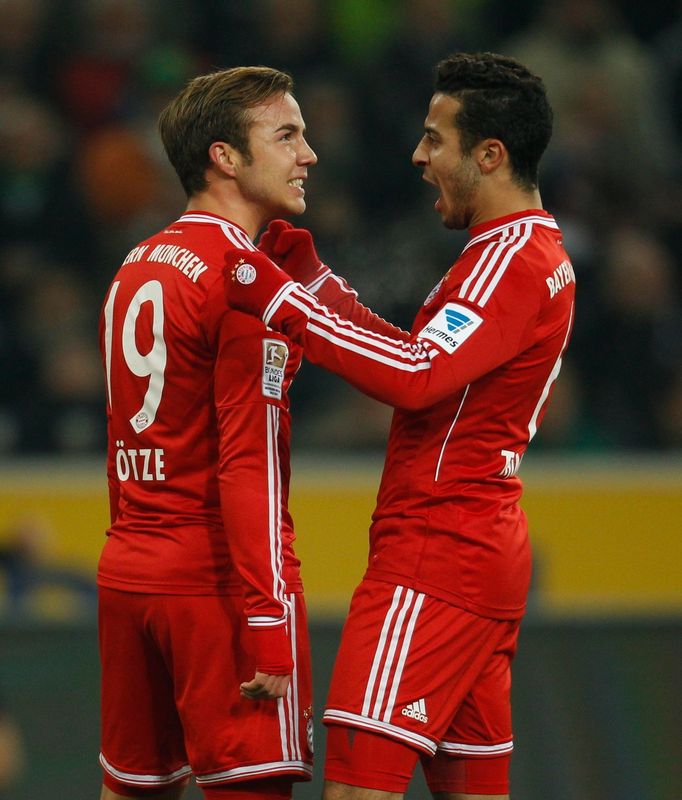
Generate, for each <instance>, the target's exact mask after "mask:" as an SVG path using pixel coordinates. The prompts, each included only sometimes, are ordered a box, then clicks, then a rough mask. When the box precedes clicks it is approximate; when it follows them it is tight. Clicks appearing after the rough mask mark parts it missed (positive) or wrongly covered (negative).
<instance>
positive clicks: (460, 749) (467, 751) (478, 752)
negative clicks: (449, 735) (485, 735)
mask: <svg viewBox="0 0 682 800" xmlns="http://www.w3.org/2000/svg"><path fill="white" fill-rule="evenodd" d="M438 749H439V750H441V751H442V752H443V753H448V754H452V755H458V756H492V755H496V756H499V755H502V754H504V753H511V752H512V750H513V749H514V740H513V739H510V740H509V741H508V742H502V743H501V744H463V743H460V742H441V743H440V744H439V745H438Z"/></svg>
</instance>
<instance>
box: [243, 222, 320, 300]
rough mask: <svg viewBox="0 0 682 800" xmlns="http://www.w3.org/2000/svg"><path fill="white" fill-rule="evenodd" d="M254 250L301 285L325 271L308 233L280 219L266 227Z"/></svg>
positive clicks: (306, 284) (305, 284)
mask: <svg viewBox="0 0 682 800" xmlns="http://www.w3.org/2000/svg"><path fill="white" fill-rule="evenodd" d="M258 249H259V250H260V251H261V252H263V253H265V254H266V255H267V256H268V257H269V258H271V259H272V261H274V262H275V263H276V264H277V265H278V266H280V267H281V268H282V269H283V270H284V271H285V272H286V273H287V275H290V276H291V277H292V278H293V279H294V280H295V281H298V283H302V284H303V285H304V286H308V285H309V284H310V283H312V282H313V281H314V280H315V279H316V278H317V277H319V276H320V275H321V274H322V273H323V272H325V271H327V270H328V269H329V268H328V267H327V266H326V265H325V264H323V263H322V261H321V260H320V257H319V256H318V255H317V251H316V250H315V244H314V242H313V237H312V234H311V233H310V231H308V230H306V229H305V228H294V226H293V225H292V224H291V223H290V222H286V221H285V220H283V219H274V220H273V221H272V222H271V223H270V224H269V225H268V229H267V230H266V231H265V233H264V234H263V235H262V236H261V237H260V240H259V242H258Z"/></svg>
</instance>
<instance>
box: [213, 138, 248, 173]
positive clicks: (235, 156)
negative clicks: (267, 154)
mask: <svg viewBox="0 0 682 800" xmlns="http://www.w3.org/2000/svg"><path fill="white" fill-rule="evenodd" d="M208 157H209V160H210V162H211V164H212V165H213V166H214V167H215V168H216V169H218V170H219V171H220V172H222V173H223V174H224V175H228V176H229V177H231V178H234V177H235V175H236V170H237V168H238V167H239V165H240V163H241V161H242V156H241V153H240V152H239V151H238V150H235V148H234V147H232V145H230V144H228V143H227V142H213V144H212V145H211V146H210V147H209V148H208Z"/></svg>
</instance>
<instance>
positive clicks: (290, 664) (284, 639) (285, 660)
mask: <svg viewBox="0 0 682 800" xmlns="http://www.w3.org/2000/svg"><path fill="white" fill-rule="evenodd" d="M249 632H250V634H251V642H252V646H253V652H254V655H255V658H256V670H257V671H258V672H264V673H265V674H266V675H290V674H291V673H292V672H293V669H294V660H293V658H292V655H291V642H290V640H289V634H288V631H287V626H286V625H278V626H277V627H267V628H261V627H259V628H249Z"/></svg>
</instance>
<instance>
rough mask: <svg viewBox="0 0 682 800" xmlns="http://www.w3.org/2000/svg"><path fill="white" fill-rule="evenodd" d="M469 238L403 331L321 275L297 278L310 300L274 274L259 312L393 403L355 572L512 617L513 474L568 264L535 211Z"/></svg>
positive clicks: (558, 351)
mask: <svg viewBox="0 0 682 800" xmlns="http://www.w3.org/2000/svg"><path fill="white" fill-rule="evenodd" d="M470 237H471V238H470V240H469V242H468V244H467V245H466V247H465V248H464V250H463V252H462V254H461V255H460V257H459V258H458V259H457V261H456V262H455V264H454V265H453V266H452V268H451V269H450V270H449V272H448V273H447V274H446V275H445V276H444V278H443V279H442V280H441V281H440V283H439V284H438V285H437V286H436V287H435V288H434V290H433V291H432V292H431V293H430V295H429V296H428V297H427V299H426V301H425V303H424V305H423V307H422V308H421V309H420V311H419V313H418V314H417V317H416V320H415V323H414V326H413V328H412V333H411V334H408V333H406V332H403V331H400V330H398V329H397V328H395V327H393V326H392V325H390V324H389V323H387V322H385V321H384V320H382V319H380V318H379V317H377V316H376V315H374V314H372V312H370V311H369V310H368V309H366V308H364V307H363V306H362V305H360V303H358V302H357V300H356V295H355V293H354V292H353V291H352V290H349V289H348V288H347V287H345V286H344V283H343V281H340V280H339V279H338V278H336V277H335V276H332V275H330V274H329V273H327V274H326V277H325V274H322V276H321V277H319V278H318V279H317V280H316V281H314V282H313V284H311V286H310V287H309V288H311V289H312V290H313V291H315V292H316V293H317V296H318V298H319V300H318V299H317V298H316V297H315V296H313V295H312V294H310V293H309V292H307V291H306V290H305V289H303V288H302V287H301V286H300V284H295V283H289V284H286V285H285V286H283V287H282V289H281V290H280V292H279V293H278V295H277V296H276V297H275V298H274V300H273V301H272V302H271V303H270V305H269V306H268V308H267V309H266V312H265V314H264V319H265V321H266V323H267V324H268V325H271V326H273V327H275V328H276V329H277V330H282V331H284V332H285V333H286V334H287V335H288V336H289V337H290V338H291V339H292V340H293V341H296V342H298V343H299V344H301V345H302V346H303V347H304V350H305V354H306V356H307V357H308V358H309V359H310V360H311V361H312V362H314V363H316V364H320V365H322V366H324V367H326V368H328V369H331V370H333V371H334V372H336V373H338V374H339V375H341V376H343V377H344V378H346V379H347V380H348V381H350V382H351V383H353V384H354V385H355V386H357V387H358V388H359V389H361V390H362V391H363V392H365V393H367V394H369V395H371V396H372V397H375V398H376V399H378V400H381V401H383V402H385V403H389V404H391V405H393V406H395V408H396V411H395V413H394V417H393V422H392V426H391V432H390V437H389V442H388V451H387V456H386V463H385V466H384V472H383V477H382V481H381V487H380V489H379V496H378V501H377V507H376V510H375V512H374V515H373V524H372V527H371V531H370V554H369V565H368V570H367V577H370V578H375V579H380V580H387V581H391V582H395V583H400V584H403V585H405V586H408V587H411V588H414V589H417V590H418V591H421V592H425V593H427V594H430V595H433V596H435V597H439V598H442V599H444V600H447V601H448V602H451V603H453V604H455V605H458V606H461V607H462V608H465V609H467V610H469V611H472V612H474V613H477V614H480V615H482V616H489V617H494V618H514V617H518V616H521V615H522V614H523V612H524V610H525V602H526V596H527V593H528V586H529V582H530V570H531V555H530V547H529V543H528V535H527V524H526V520H525V516H524V514H523V512H522V511H521V509H520V508H519V506H518V501H519V499H520V497H521V481H520V480H519V478H518V477H517V476H516V473H517V470H518V467H519V465H520V463H521V459H522V457H523V454H524V453H525V451H526V448H527V446H528V444H529V442H530V440H531V439H532V438H533V436H534V435H535V432H536V430H537V427H538V425H539V424H540V421H541V419H542V416H543V414H544V411H545V409H546V406H547V402H548V400H549V397H550V395H551V392H552V387H553V384H554V381H555V380H556V378H557V376H558V374H559V369H560V367H561V359H562V355H563V353H564V350H565V349H566V346H567V343H568V340H569V336H570V332H571V328H572V321H573V305H574V291H575V276H574V273H573V269H572V267H571V263H570V261H569V259H568V256H567V254H566V252H565V250H564V249H563V247H562V243H561V233H560V231H559V228H558V226H557V224H556V222H555V221H554V219H553V218H552V217H551V216H550V215H549V214H547V213H546V212H545V211H542V210H529V211H526V212H522V213H518V214H513V215H510V216H507V217H504V218H500V219H496V220H493V221H490V222H487V223H485V224H483V225H479V226H476V227H475V228H473V229H471V231H470ZM320 301H321V302H324V303H327V305H326V306H323V305H321V302H320ZM332 309H334V310H332Z"/></svg>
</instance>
